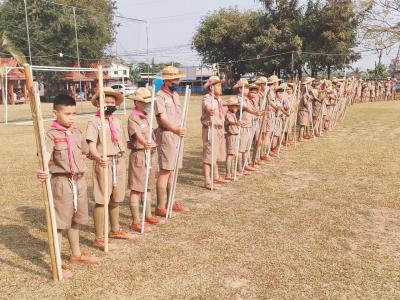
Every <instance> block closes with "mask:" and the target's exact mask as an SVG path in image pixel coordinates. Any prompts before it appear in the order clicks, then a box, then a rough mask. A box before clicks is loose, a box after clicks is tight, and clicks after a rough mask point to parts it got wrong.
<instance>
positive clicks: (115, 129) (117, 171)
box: [85, 87, 132, 249]
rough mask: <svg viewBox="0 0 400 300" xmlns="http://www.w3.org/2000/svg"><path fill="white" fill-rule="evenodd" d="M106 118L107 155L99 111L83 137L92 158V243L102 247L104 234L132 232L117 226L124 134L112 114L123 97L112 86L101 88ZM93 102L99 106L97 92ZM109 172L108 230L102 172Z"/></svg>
mask: <svg viewBox="0 0 400 300" xmlns="http://www.w3.org/2000/svg"><path fill="white" fill-rule="evenodd" d="M104 94H105V98H104V105H105V112H104V113H105V118H106V136H107V141H106V145H107V157H102V153H103V146H104V141H103V140H102V139H103V138H102V134H101V119H100V111H98V112H97V113H96V115H95V116H93V117H92V118H91V119H90V120H89V122H88V124H87V128H86V134H85V139H86V141H87V143H88V144H89V153H90V158H91V159H93V201H94V202H95V206H94V213H93V220H94V227H95V233H96V237H95V240H94V242H93V246H95V247H97V248H99V249H104V234H108V235H109V237H110V238H113V239H131V238H132V235H131V234H129V233H128V232H127V231H126V230H123V229H122V228H120V226H119V204H120V203H121V202H122V201H124V199H125V189H126V167H125V166H126V163H125V158H124V152H125V143H126V139H125V135H124V130H123V127H122V121H121V120H120V119H118V118H116V117H114V116H113V113H114V112H115V110H116V107H117V106H119V105H120V104H121V103H122V102H123V100H124V98H123V96H122V94H120V93H118V92H116V91H114V90H113V89H112V88H109V87H106V88H104ZM92 104H93V105H94V106H95V107H99V94H98V93H97V94H95V95H94V96H93V97H92ZM105 172H108V179H109V180H108V185H109V186H108V192H109V196H108V197H109V199H108V207H109V213H110V223H111V231H110V232H109V233H108V232H104V173H105Z"/></svg>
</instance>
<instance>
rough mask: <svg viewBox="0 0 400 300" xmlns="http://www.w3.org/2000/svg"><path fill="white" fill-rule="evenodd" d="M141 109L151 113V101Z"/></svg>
mask: <svg viewBox="0 0 400 300" xmlns="http://www.w3.org/2000/svg"><path fill="white" fill-rule="evenodd" d="M143 110H144V112H145V113H146V114H148V115H150V114H151V103H146V105H145V106H144V108H143Z"/></svg>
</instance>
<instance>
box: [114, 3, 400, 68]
mask: <svg viewBox="0 0 400 300" xmlns="http://www.w3.org/2000/svg"><path fill="white" fill-rule="evenodd" d="M300 2H303V1H300ZM230 6H236V7H238V8H239V9H241V10H245V9H258V8H261V6H260V4H259V1H257V0H230V1H228V0H202V1H198V0H186V1H185V0H117V7H118V8H117V12H118V14H120V15H122V16H126V17H131V18H137V19H143V20H147V22H148V37H149V49H150V59H152V58H154V61H155V62H156V63H158V62H169V61H175V62H180V63H182V64H184V65H186V66H191V65H199V64H200V57H199V56H198V55H197V54H196V52H195V51H192V50H191V48H190V43H191V39H192V37H193V35H194V33H195V31H196V28H197V27H198V26H199V24H200V22H201V19H202V18H203V17H204V16H207V15H208V14H210V13H212V12H213V11H214V10H217V9H219V8H221V7H230ZM116 20H117V22H118V23H119V27H118V30H117V42H116V45H115V46H113V48H114V49H113V51H114V53H117V54H119V55H120V56H122V57H124V58H125V59H127V60H128V61H145V60H146V55H145V49H146V25H145V23H141V22H134V21H129V20H125V19H120V18H117V19H116ZM316 50H318V49H316ZM396 55H397V47H396V48H394V49H393V50H392V51H391V52H389V53H384V55H383V59H382V61H383V63H385V64H389V62H390V61H391V59H393V58H395V57H396ZM377 60H378V55H377V54H376V53H371V52H369V53H365V54H363V57H362V59H360V60H359V61H358V62H357V63H355V64H354V65H353V67H358V68H360V69H361V70H364V69H366V68H369V69H372V68H374V63H375V61H377Z"/></svg>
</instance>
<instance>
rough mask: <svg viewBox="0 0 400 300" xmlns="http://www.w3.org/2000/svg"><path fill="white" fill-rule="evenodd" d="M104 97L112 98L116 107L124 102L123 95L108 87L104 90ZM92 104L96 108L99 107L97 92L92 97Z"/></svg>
mask: <svg viewBox="0 0 400 300" xmlns="http://www.w3.org/2000/svg"><path fill="white" fill-rule="evenodd" d="M104 95H105V97H107V96H111V97H114V98H115V105H116V106H119V105H120V104H121V103H122V102H123V101H124V95H122V94H121V93H120V92H117V91H114V90H113V89H112V88H110V87H105V88H104ZM92 104H93V105H94V106H96V107H97V106H99V92H97V93H96V94H95V95H94V96H93V97H92Z"/></svg>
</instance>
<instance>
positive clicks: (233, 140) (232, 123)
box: [224, 97, 243, 180]
mask: <svg viewBox="0 0 400 300" xmlns="http://www.w3.org/2000/svg"><path fill="white" fill-rule="evenodd" d="M224 105H225V106H228V111H227V113H226V116H225V122H224V126H225V131H226V135H225V141H226V177H225V179H226V180H233V179H234V177H233V176H232V173H233V172H232V170H233V169H232V167H233V163H234V161H235V157H236V145H237V138H238V134H239V126H240V122H239V119H238V117H237V112H238V110H239V107H240V103H239V100H238V98H237V97H231V98H229V99H228V100H227V101H225V102H224ZM236 175H238V176H241V175H243V174H242V173H241V172H240V171H239V172H237V173H236Z"/></svg>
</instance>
